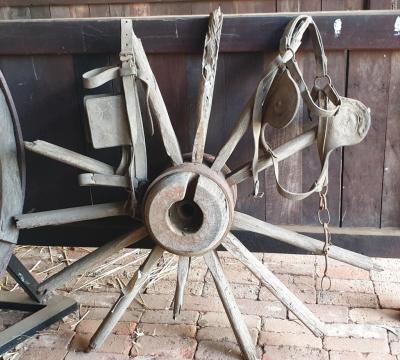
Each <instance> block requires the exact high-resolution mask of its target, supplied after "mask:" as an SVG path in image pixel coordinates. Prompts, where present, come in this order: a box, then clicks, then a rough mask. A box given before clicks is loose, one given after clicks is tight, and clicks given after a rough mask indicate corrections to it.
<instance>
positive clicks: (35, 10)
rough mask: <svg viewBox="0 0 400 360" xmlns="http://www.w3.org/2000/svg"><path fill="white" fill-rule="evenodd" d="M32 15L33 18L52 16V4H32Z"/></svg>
mask: <svg viewBox="0 0 400 360" xmlns="http://www.w3.org/2000/svg"><path fill="white" fill-rule="evenodd" d="M30 11H31V17H32V19H47V18H50V17H51V13H50V6H48V5H43V6H31V7H30Z"/></svg>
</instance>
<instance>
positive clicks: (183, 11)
mask: <svg viewBox="0 0 400 360" xmlns="http://www.w3.org/2000/svg"><path fill="white" fill-rule="evenodd" d="M149 7H150V9H149V12H150V15H190V14H191V13H192V5H191V4H190V2H165V3H164V2H160V3H150V4H149Z"/></svg>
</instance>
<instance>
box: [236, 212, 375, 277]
mask: <svg viewBox="0 0 400 360" xmlns="http://www.w3.org/2000/svg"><path fill="white" fill-rule="evenodd" d="M232 229H233V230H243V231H252V232H254V233H257V234H261V235H265V236H269V237H271V238H273V239H276V240H279V241H282V242H285V243H287V244H290V245H293V246H296V247H299V248H301V249H304V250H307V251H311V252H312V253H316V254H323V249H324V245H325V244H324V243H323V242H322V241H320V240H316V239H313V238H311V237H309V236H306V235H302V234H299V233H297V232H295V231H291V230H288V229H285V228H283V227H280V226H276V225H272V224H269V223H267V222H265V221H262V220H259V219H256V218H255V217H252V216H250V215H246V214H243V213H240V212H238V211H235V216H234V220H233V227H232ZM329 257H331V258H333V259H335V260H339V261H342V262H344V263H346V264H349V265H353V266H356V267H359V268H361V269H364V270H381V268H380V267H379V266H377V265H376V264H375V263H374V261H373V260H372V259H371V258H369V257H368V256H365V255H361V254H358V253H355V252H353V251H350V250H346V249H342V248H340V247H338V246H331V247H330V250H329Z"/></svg>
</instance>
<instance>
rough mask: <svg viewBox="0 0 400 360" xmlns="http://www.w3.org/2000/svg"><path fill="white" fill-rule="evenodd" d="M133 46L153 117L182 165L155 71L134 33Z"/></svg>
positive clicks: (170, 153)
mask: <svg viewBox="0 0 400 360" xmlns="http://www.w3.org/2000/svg"><path fill="white" fill-rule="evenodd" d="M132 45H133V52H134V55H135V61H136V64H137V67H138V70H139V78H140V79H141V80H142V81H144V82H145V83H146V85H147V94H148V100H149V105H150V108H151V110H152V114H153V116H154V117H155V118H156V120H157V122H158V125H159V128H160V131H161V137H162V140H163V143H164V146H165V150H166V151H167V154H168V156H169V157H170V158H171V160H172V161H173V163H174V164H175V165H178V164H182V163H183V158H182V153H181V150H180V147H179V143H178V139H177V138H176V134H175V131H174V129H173V127H172V124H171V120H170V118H169V115H168V111H167V108H166V106H165V103H164V99H163V97H162V95H161V91H160V88H159V87H158V84H157V81H156V78H155V76H154V74H153V71H152V70H151V67H150V64H149V61H148V59H147V56H146V53H145V51H144V49H143V45H142V42H141V41H140V39H138V38H137V37H136V35H135V33H134V32H133V40H132Z"/></svg>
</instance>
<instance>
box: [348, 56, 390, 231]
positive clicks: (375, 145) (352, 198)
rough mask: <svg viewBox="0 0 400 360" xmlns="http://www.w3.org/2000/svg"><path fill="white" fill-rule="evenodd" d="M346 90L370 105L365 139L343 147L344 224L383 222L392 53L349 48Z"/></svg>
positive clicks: (355, 224)
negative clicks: (369, 117)
mask: <svg viewBox="0 0 400 360" xmlns="http://www.w3.org/2000/svg"><path fill="white" fill-rule="evenodd" d="M349 56H350V58H349V78H348V89H347V94H348V96H349V97H352V98H355V99H358V100H360V101H362V102H363V103H364V104H367V106H368V107H370V108H371V128H370V130H369V132H368V135H367V137H366V139H364V141H363V142H362V143H361V144H358V145H357V146H350V147H348V148H345V149H344V150H343V151H344V164H343V166H344V170H343V171H344V173H343V199H342V215H341V225H343V226H377V227H379V226H380V217H381V205H382V204H381V202H382V183H383V170H384V169H383V163H384V151H385V136H386V118H387V111H388V109H387V104H388V93H389V76H390V57H389V56H387V54H386V53H385V52H382V51H376V52H372V53H371V52H369V53H367V52H350V54H349Z"/></svg>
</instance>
